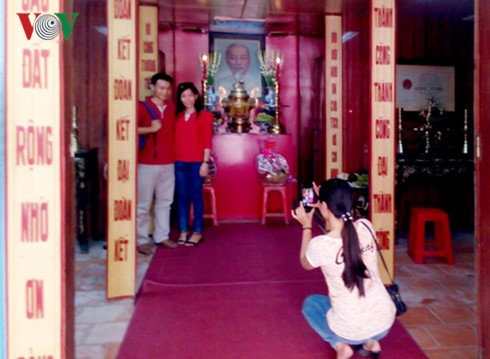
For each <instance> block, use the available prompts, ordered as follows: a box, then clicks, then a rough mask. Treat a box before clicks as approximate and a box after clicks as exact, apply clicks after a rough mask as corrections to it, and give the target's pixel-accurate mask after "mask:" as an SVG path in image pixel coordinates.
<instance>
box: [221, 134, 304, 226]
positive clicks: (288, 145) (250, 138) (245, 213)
mask: <svg viewBox="0 0 490 359" xmlns="http://www.w3.org/2000/svg"><path fill="white" fill-rule="evenodd" d="M267 137H272V138H273V139H274V140H275V141H276V142H277V145H276V147H275V149H274V150H275V151H276V152H277V153H279V154H281V155H282V156H284V158H285V159H286V160H287V162H288V165H289V169H290V171H291V174H292V175H293V177H296V169H295V167H294V164H293V153H292V152H293V151H292V139H291V135H288V134H286V135H255V134H239V133H227V134H220V135H215V136H214V137H213V151H214V155H215V159H216V164H217V167H218V171H217V173H216V178H215V179H214V181H213V187H214V188H215V191H216V202H217V211H218V219H219V220H240V219H242V220H243V219H245V220H257V221H259V220H260V216H261V213H262V184H261V178H260V176H259V174H258V172H257V168H256V163H255V158H256V156H257V155H258V154H259V153H260V142H261V141H264V140H265V139H266V138H267ZM287 187H288V200H287V202H288V204H289V207H290V206H291V202H292V199H293V194H295V193H296V184H295V183H289V184H288V186H287ZM268 207H269V209H270V210H272V211H274V212H280V211H281V208H282V203H281V198H280V196H272V197H271V198H270V200H269V206H268ZM289 210H290V208H289Z"/></svg>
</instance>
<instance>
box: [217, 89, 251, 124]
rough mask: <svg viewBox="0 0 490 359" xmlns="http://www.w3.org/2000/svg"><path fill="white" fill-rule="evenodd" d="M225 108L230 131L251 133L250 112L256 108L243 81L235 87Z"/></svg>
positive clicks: (224, 102) (226, 100) (224, 103)
mask: <svg viewBox="0 0 490 359" xmlns="http://www.w3.org/2000/svg"><path fill="white" fill-rule="evenodd" d="M223 106H224V109H225V112H226V114H227V115H228V118H229V120H228V129H229V130H230V132H234V133H247V132H249V131H250V119H249V118H250V110H251V109H252V108H253V107H254V106H255V100H254V99H251V98H250V96H249V95H248V93H247V91H246V90H245V89H244V88H243V81H240V82H237V83H235V84H234V85H233V90H232V91H231V94H230V95H229V96H228V98H227V99H225V100H224V101H223Z"/></svg>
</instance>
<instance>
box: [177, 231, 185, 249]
mask: <svg viewBox="0 0 490 359" xmlns="http://www.w3.org/2000/svg"><path fill="white" fill-rule="evenodd" d="M186 243H187V233H186V234H185V235H184V236H183V235H180V237H179V240H178V241H177V244H179V245H181V246H183V245H185V244H186Z"/></svg>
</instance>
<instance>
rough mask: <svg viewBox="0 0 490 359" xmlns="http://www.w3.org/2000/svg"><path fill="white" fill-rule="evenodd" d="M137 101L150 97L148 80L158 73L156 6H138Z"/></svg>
mask: <svg viewBox="0 0 490 359" xmlns="http://www.w3.org/2000/svg"><path fill="white" fill-rule="evenodd" d="M138 64H139V66H138V70H139V92H138V94H139V99H140V100H144V99H145V97H146V96H150V95H151V94H152V93H151V90H150V79H151V76H152V75H153V74H155V73H156V72H157V71H158V68H159V66H158V6H157V5H140V6H139V61H138Z"/></svg>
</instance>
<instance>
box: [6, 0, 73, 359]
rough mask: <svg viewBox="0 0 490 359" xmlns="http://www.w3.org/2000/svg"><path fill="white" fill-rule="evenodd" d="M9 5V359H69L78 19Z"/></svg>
mask: <svg viewBox="0 0 490 359" xmlns="http://www.w3.org/2000/svg"><path fill="white" fill-rule="evenodd" d="M6 5H7V6H6V12H5V16H6V25H5V29H6V31H7V34H6V35H7V36H6V41H7V42H6V53H7V58H6V60H7V63H6V105H7V106H6V113H7V115H6V126H5V129H6V133H5V139H6V143H5V145H6V152H7V154H6V178H7V180H6V182H7V187H6V210H5V212H4V213H2V215H5V216H6V228H7V230H6V248H7V249H6V254H7V308H8V309H7V310H8V311H7V326H6V327H7V357H8V358H16V359H18V358H64V356H65V353H64V348H63V346H64V343H65V335H66V333H65V330H64V322H65V317H64V313H65V302H64V300H63V299H62V298H64V297H65V296H64V290H65V284H64V283H65V278H64V272H65V270H64V259H63V258H64V252H65V248H64V243H65V240H73V238H72V237H69V238H67V239H65V238H64V231H65V221H64V216H63V215H62V213H63V211H64V208H63V203H64V199H63V198H64V187H65V180H64V157H63V151H62V144H63V143H64V140H63V137H64V134H63V118H62V113H63V112H62V111H63V100H62V99H63V97H64V95H63V93H62V92H63V76H62V71H61V69H62V51H61V45H62V42H63V41H64V40H63V38H65V40H69V38H70V34H71V30H72V29H73V25H75V20H76V15H75V14H66V13H63V12H62V11H63V9H62V5H63V1H53V0H51V1H19V0H8V1H7V4H6ZM2 325H3V323H2Z"/></svg>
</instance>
